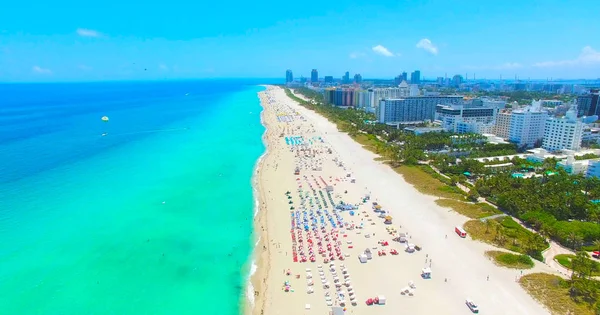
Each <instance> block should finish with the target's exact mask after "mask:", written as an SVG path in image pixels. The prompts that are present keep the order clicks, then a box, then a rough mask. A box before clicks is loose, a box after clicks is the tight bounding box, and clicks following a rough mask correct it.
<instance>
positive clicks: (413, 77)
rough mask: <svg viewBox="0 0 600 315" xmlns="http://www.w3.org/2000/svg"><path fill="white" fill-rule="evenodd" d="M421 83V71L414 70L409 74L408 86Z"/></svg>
mask: <svg viewBox="0 0 600 315" xmlns="http://www.w3.org/2000/svg"><path fill="white" fill-rule="evenodd" d="M420 83H421V71H419V70H415V71H414V72H413V73H411V74H410V84H420Z"/></svg>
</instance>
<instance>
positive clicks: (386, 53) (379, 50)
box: [373, 45, 394, 57]
mask: <svg viewBox="0 0 600 315" xmlns="http://www.w3.org/2000/svg"><path fill="white" fill-rule="evenodd" d="M373 51H374V52H375V53H376V54H379V55H382V56H386V57H394V54H393V53H392V52H391V51H390V50H389V49H387V48H385V47H383V46H381V45H377V46H375V47H373Z"/></svg>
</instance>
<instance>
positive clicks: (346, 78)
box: [342, 71, 350, 84]
mask: <svg viewBox="0 0 600 315" xmlns="http://www.w3.org/2000/svg"><path fill="white" fill-rule="evenodd" d="M342 83H343V84H348V83H350V72H348V71H346V73H345V74H344V76H342Z"/></svg>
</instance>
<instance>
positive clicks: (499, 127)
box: [493, 110, 512, 139]
mask: <svg viewBox="0 0 600 315" xmlns="http://www.w3.org/2000/svg"><path fill="white" fill-rule="evenodd" d="M511 117H512V113H511V111H509V110H503V111H500V112H499V113H498V115H496V125H495V126H494V132H493V134H495V135H496V136H498V137H500V138H503V139H508V137H509V136H510V118H511Z"/></svg>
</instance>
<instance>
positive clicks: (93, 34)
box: [77, 28, 102, 37]
mask: <svg viewBox="0 0 600 315" xmlns="http://www.w3.org/2000/svg"><path fill="white" fill-rule="evenodd" d="M77 34H78V35H79V36H81V37H100V36H102V33H100V32H98V31H94V30H90V29H87V28H78V29H77Z"/></svg>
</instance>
